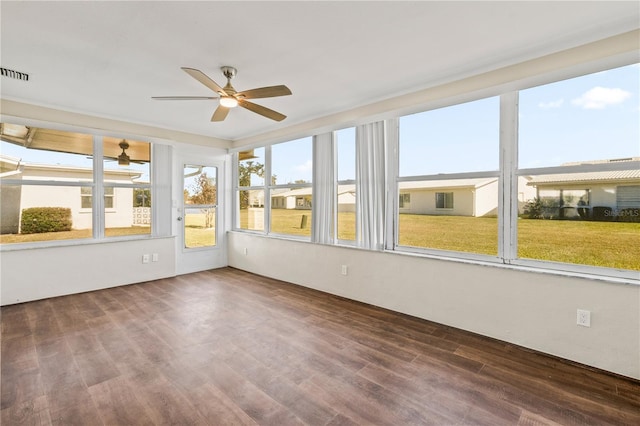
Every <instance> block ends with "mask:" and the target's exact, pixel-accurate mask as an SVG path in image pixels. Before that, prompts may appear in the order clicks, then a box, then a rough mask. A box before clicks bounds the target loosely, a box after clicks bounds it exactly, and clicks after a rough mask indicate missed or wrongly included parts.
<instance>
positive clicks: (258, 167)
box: [238, 161, 274, 209]
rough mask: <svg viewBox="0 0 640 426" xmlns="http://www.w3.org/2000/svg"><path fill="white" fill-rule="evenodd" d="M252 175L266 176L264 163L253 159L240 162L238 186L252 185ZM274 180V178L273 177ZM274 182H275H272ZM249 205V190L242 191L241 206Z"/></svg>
mask: <svg viewBox="0 0 640 426" xmlns="http://www.w3.org/2000/svg"><path fill="white" fill-rule="evenodd" d="M251 175H256V176H258V177H261V178H262V177H264V164H262V163H256V162H253V161H245V162H240V164H239V165H238V186H241V187H243V186H245V187H246V186H251ZM271 180H272V181H274V179H273V178H272V179H271ZM272 184H274V182H272ZM247 207H249V191H240V208H241V209H246V208H247Z"/></svg>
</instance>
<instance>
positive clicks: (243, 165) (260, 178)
mask: <svg viewBox="0 0 640 426" xmlns="http://www.w3.org/2000/svg"><path fill="white" fill-rule="evenodd" d="M264 165H265V159H264V148H255V149H252V150H249V151H241V152H239V153H238V186H240V187H247V186H262V185H264Z"/></svg>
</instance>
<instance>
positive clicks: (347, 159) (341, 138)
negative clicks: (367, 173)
mask: <svg viewBox="0 0 640 426" xmlns="http://www.w3.org/2000/svg"><path fill="white" fill-rule="evenodd" d="M335 138H336V151H337V157H338V181H344V180H355V179H356V128H355V127H349V128H347V129H342V130H338V131H337V132H335Z"/></svg>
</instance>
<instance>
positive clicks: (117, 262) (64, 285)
mask: <svg viewBox="0 0 640 426" xmlns="http://www.w3.org/2000/svg"><path fill="white" fill-rule="evenodd" d="M174 240H175V238H174V237H167V238H154V239H145V240H134V241H119V242H103V243H98V244H81V245H72V246H58V247H48V248H37V249H24V250H12V251H3V252H2V257H1V258H0V266H1V271H0V304H2V305H8V304H13V303H20V302H26V301H30V300H38V299H44V298H47V297H55V296H62V295H66V294H73V293H81V292H85V291H92V290H98V289H102V288H107V287H115V286H119V285H125V284H131V283H138V282H144V281H150V280H155V279H159V278H166V277H171V276H174V275H175V270H176V265H175V263H176V259H175V247H174V245H175V242H174ZM153 253H158V262H149V263H146V264H143V263H142V255H143V254H153Z"/></svg>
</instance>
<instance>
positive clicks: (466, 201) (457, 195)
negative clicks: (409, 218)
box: [400, 188, 473, 216]
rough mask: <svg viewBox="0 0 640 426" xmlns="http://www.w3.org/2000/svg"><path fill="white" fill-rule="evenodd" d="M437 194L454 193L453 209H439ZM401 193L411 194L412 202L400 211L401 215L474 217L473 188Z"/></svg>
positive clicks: (408, 190)
mask: <svg viewBox="0 0 640 426" xmlns="http://www.w3.org/2000/svg"><path fill="white" fill-rule="evenodd" d="M436 192H452V193H453V208H452V209H437V208H436ZM400 193H401V194H411V200H410V202H409V203H405V207H404V208H401V209H400V213H401V214H402V213H408V214H427V215H449V216H473V189H472V188H455V189H453V188H438V189H437V190H432V189H428V190H425V189H404V190H401V191H400Z"/></svg>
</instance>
